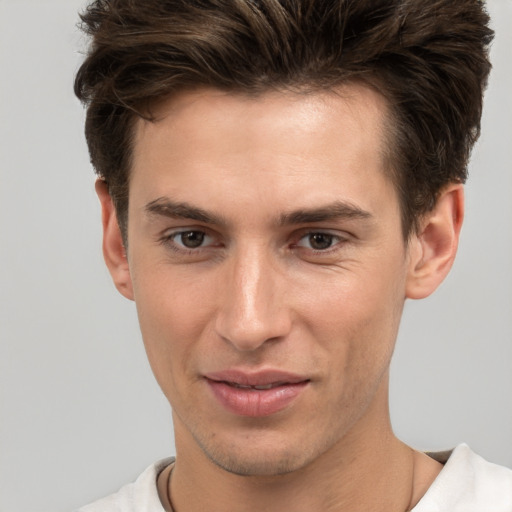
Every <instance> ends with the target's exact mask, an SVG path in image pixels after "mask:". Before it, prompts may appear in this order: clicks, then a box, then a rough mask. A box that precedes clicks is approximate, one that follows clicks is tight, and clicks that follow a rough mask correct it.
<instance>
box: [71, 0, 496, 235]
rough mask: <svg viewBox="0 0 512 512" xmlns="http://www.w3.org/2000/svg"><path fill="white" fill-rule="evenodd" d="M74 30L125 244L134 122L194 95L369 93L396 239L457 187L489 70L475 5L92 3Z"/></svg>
mask: <svg viewBox="0 0 512 512" xmlns="http://www.w3.org/2000/svg"><path fill="white" fill-rule="evenodd" d="M82 20H83V28H84V30H85V31H86V32H87V33H88V34H89V35H90V36H92V44H91V47H90V51H89V54H88V56H87V58H86V60H85V62H84V63H83V65H82V66H81V68H80V70H79V72H78V74H77V77H76V82H75V91H76V94H77V96H78V97H79V98H80V99H81V100H82V101H83V102H84V103H85V104H86V105H87V120H86V137H87V141H88V145H89V150H90V155H91V160H92V163H93V165H94V168H95V169H96V172H97V173H98V175H99V176H100V177H101V178H103V179H104V180H105V182H106V183H107V184H108V187H109V191H110V194H111V196H112V198H113V200H114V204H115V206H116V210H117V216H118V220H119V224H120V227H121V230H122V232H123V235H124V239H125V240H124V241H125V244H127V243H128V240H127V239H126V233H127V211H128V191H129V184H130V168H131V162H132V155H133V140H134V138H133V135H134V125H135V121H136V120H137V119H139V118H143V119H148V120H151V119H153V118H154V113H153V107H154V106H155V105H156V104H158V102H159V101H161V100H162V99H164V98H168V97H170V96H173V95H175V94H178V93H179V92H181V91H184V90H192V89H194V88H200V87H212V88H216V89H219V90H222V91H226V92H233V93H239V94H247V95H251V96H257V95H261V94H264V93H265V92H269V91H276V90H280V91H293V92H303V93H306V94H307V93H308V92H309V93H311V92H314V91H325V90H333V89H335V88H336V87H338V86H339V85H342V84H345V83H349V82H361V83H364V84H366V85H368V86H369V87H371V88H373V89H374V90H376V91H378V92H379V93H380V94H381V95H382V96H383V97H384V98H385V99H386V101H387V105H388V117H387V119H386V135H385V136H386V139H387V141H386V145H385V147H386V152H387V159H388V166H387V167H388V172H389V175H390V177H391V179H392V180H393V183H394V185H395V187H396V189H397V192H398V194H399V197H400V207H401V216H402V228H403V233H404V237H407V236H408V235H409V234H410V233H411V231H414V230H417V228H418V220H419V219H420V218H421V216H422V215H423V214H424V213H426V212H428V211H429V210H431V209H432V207H433V206H434V204H435V203H436V199H437V197H438V194H439V192H440V190H442V189H443V187H445V186H446V185H447V184H449V183H463V182H464V181H465V179H466V173H467V171H466V168H467V162H468V157H469V154H470V151H471V148H472V145H473V144H474V142H475V141H476V139H477V138H478V135H479V127H480V116H481V110H482V94H483V89H484V87H485V84H486V80H487V76H488V73H489V69H490V64H489V62H488V60H487V49H488V45H489V43H490V41H491V39H492V32H491V31H490V29H489V28H488V26H487V23H488V16H487V14H486V12H485V9H484V2H482V1H480V0H457V1H452V0H434V1H429V2H422V1H419V0H417V1H411V0H378V1H375V0H371V1H370V0H362V1H357V2H356V1H350V0H322V1H318V0H302V1H299V0H257V1H253V0H244V1H231V0H225V1H224V0H212V1H203V0H201V1H185V0H167V1H161V0H149V1H147V2H139V3H137V2H130V1H127V0H110V1H108V0H97V1H95V2H93V3H92V4H91V5H90V6H89V8H88V9H87V10H86V12H85V13H84V14H83V16H82Z"/></svg>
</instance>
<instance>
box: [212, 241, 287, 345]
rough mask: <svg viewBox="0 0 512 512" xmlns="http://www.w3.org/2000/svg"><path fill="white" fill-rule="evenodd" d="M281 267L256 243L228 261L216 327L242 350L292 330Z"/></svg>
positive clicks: (273, 339)
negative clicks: (256, 245)
mask: <svg viewBox="0 0 512 512" xmlns="http://www.w3.org/2000/svg"><path fill="white" fill-rule="evenodd" d="M277 267H278V265H276V263H275V262H274V263H273V262H272V256H271V255H268V254H266V251H265V250H264V249H263V248H255V247H247V248H245V249H240V250H238V251H237V254H236V255H233V256H232V257H231V258H230V259H229V262H227V266H226V268H225V271H226V272H225V274H224V282H223V283H222V284H221V286H222V291H220V292H219V293H220V306H219V309H218V313H217V317H216V324H215V328H216V332H217V334H218V335H219V336H220V337H221V338H223V339H224V340H225V341H226V342H228V343H230V344H231V345H233V346H234V347H235V348H236V349H237V350H238V351H255V350H257V349H258V348H260V347H262V345H264V344H265V343H266V342H269V341H276V340H279V339H283V338H284V337H285V336H286V335H287V334H288V333H289V331H290V328H291V315H290V311H289V308H288V306H287V301H286V297H285V296H284V295H283V292H284V291H285V290H283V283H284V282H285V278H284V276H283V274H282V272H280V271H279V269H278V268H277Z"/></svg>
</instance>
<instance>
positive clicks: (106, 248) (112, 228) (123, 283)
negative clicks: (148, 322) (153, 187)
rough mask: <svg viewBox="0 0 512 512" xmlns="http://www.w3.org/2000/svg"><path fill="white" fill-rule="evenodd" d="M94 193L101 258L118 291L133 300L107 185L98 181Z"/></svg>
mask: <svg viewBox="0 0 512 512" xmlns="http://www.w3.org/2000/svg"><path fill="white" fill-rule="evenodd" d="M96 193H97V194H98V198H99V200H100V203H101V218H102V224H103V257H104V259H105V263H106V264H107V267H108V270H109V272H110V275H111V276H112V280H113V281H114V284H115V286H116V288H117V289H118V291H119V292H120V293H121V294H122V295H123V296H124V297H126V298H127V299H130V300H133V286H132V280H131V276H130V269H129V266H128V259H127V257H126V250H125V247H124V244H123V238H122V236H121V230H120V229H119V224H118V221H117V215H116V211H115V208H114V204H113V202H112V198H111V197H110V194H109V191H108V186H107V184H106V183H105V182H104V181H103V180H101V179H98V180H97V181H96Z"/></svg>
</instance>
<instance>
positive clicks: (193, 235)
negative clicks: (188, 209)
mask: <svg viewBox="0 0 512 512" xmlns="http://www.w3.org/2000/svg"><path fill="white" fill-rule="evenodd" d="M176 238H178V240H179V242H178V244H179V245H183V246H184V247H186V248H187V249H196V248H197V247H200V246H201V245H202V244H203V242H204V238H205V234H204V233H203V232H202V231H183V232H182V233H178V235H177V237H176ZM180 242H181V243H180Z"/></svg>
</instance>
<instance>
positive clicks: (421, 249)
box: [406, 184, 464, 299]
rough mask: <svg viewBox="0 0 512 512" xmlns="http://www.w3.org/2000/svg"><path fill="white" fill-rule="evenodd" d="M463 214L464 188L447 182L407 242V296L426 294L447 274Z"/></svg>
mask: <svg viewBox="0 0 512 512" xmlns="http://www.w3.org/2000/svg"><path fill="white" fill-rule="evenodd" d="M463 217H464V188H463V186H462V185H461V184H453V185H450V186H449V187H447V188H446V189H444V190H443V191H442V193H441V194H440V196H439V198H438V200H437V203H436V205H435V207H434V208H433V210H432V211H431V212H429V213H428V214H427V215H426V216H425V218H424V219H423V221H422V225H421V229H420V232H419V233H418V234H416V235H413V236H412V237H411V240H410V241H409V256H410V262H409V272H408V276H407V285H406V297H407V298H410V299H423V298H425V297H428V296H429V295H430V294H431V293H432V292H434V290H435V289H436V288H437V287H438V286H439V285H440V284H441V283H442V281H443V280H444V278H445V277H446V276H447V274H448V272H449V271H450V268H451V266H452V264H453V261H454V259H455V255H456V253H457V247H458V244H459V235H460V230H461V227H462V221H463Z"/></svg>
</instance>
